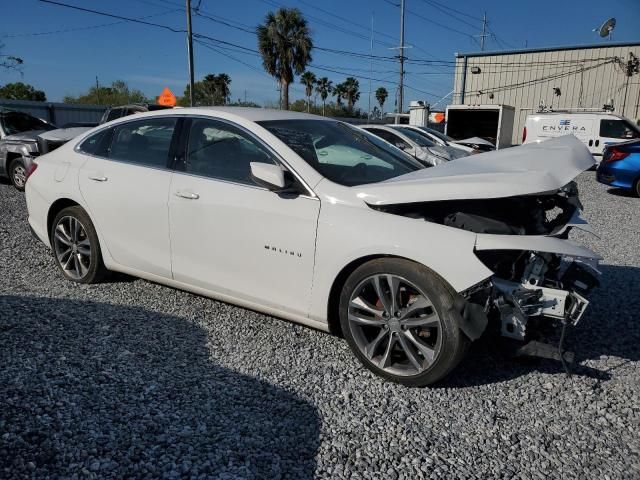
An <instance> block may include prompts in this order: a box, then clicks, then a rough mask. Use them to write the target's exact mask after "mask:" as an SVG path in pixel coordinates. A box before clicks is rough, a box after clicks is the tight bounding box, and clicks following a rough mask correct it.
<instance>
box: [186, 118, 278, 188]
mask: <svg viewBox="0 0 640 480" xmlns="http://www.w3.org/2000/svg"><path fill="white" fill-rule="evenodd" d="M251 162H262V163H272V164H276V163H277V162H276V161H275V160H274V159H273V158H272V156H271V154H270V153H269V152H268V151H267V150H266V149H265V148H264V147H263V146H262V145H260V144H259V143H258V142H256V141H255V140H254V139H252V138H251V137H250V136H249V135H248V134H246V133H245V132H243V131H242V130H240V129H239V128H236V127H234V126H232V125H229V124H226V123H224V122H218V121H216V120H209V119H193V120H192V122H191V130H190V131H189V143H188V146H187V157H186V166H185V170H186V172H187V173H192V174H194V175H201V176H204V177H211V178H219V179H222V180H229V181H232V182H238V183H245V184H248V185H254V184H255V183H254V182H253V180H252V179H251V166H250V164H251Z"/></svg>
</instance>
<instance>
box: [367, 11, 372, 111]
mask: <svg viewBox="0 0 640 480" xmlns="http://www.w3.org/2000/svg"><path fill="white" fill-rule="evenodd" d="M369 55H370V56H371V58H369V107H368V108H369V111H368V113H367V121H369V120H371V77H373V12H371V44H370V45H369Z"/></svg>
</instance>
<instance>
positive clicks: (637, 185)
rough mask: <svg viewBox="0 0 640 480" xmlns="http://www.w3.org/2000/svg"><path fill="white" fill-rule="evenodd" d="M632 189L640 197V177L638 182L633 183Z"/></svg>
mask: <svg viewBox="0 0 640 480" xmlns="http://www.w3.org/2000/svg"><path fill="white" fill-rule="evenodd" d="M631 191H632V192H633V194H634V195H635V196H636V197H640V178H638V179H637V180H636V183H634V184H633V188H632V189H631Z"/></svg>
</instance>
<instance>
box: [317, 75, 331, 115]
mask: <svg viewBox="0 0 640 480" xmlns="http://www.w3.org/2000/svg"><path fill="white" fill-rule="evenodd" d="M332 91H333V84H332V82H331V80H329V79H328V78H327V77H321V78H319V79H318V81H317V82H316V92H318V93H319V94H320V98H321V99H322V115H324V112H325V104H326V102H327V97H328V96H329V94H330V93H331V92H332Z"/></svg>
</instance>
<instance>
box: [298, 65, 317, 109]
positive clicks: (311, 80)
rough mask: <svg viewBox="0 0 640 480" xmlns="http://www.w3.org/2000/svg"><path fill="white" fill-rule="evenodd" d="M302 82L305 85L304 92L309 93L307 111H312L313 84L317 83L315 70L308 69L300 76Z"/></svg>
mask: <svg viewBox="0 0 640 480" xmlns="http://www.w3.org/2000/svg"><path fill="white" fill-rule="evenodd" d="M300 83H301V84H303V85H304V92H305V93H306V95H307V112H310V111H311V94H312V93H313V86H314V85H315V84H316V76H315V74H314V73H313V72H309V71H306V72H304V73H303V74H302V75H301V76H300Z"/></svg>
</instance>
